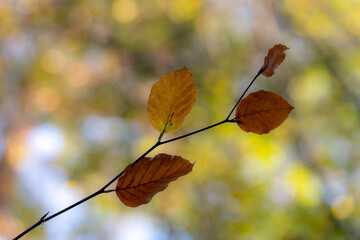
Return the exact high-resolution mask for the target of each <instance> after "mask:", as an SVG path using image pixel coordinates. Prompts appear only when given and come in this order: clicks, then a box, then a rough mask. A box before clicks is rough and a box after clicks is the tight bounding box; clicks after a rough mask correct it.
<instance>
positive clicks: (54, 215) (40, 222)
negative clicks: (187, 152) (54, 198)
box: [14, 70, 261, 240]
mask: <svg viewBox="0 0 360 240" xmlns="http://www.w3.org/2000/svg"><path fill="white" fill-rule="evenodd" d="M260 74H261V70H260V71H259V72H258V73H257V74H256V76H255V77H254V78H253V80H252V81H251V82H250V84H249V85H248V86H247V88H246V89H245V91H244V92H243V94H242V95H241V96H240V98H239V99H238V101H237V102H236V104H235V106H234V107H233V108H232V110H231V111H230V113H229V115H228V116H227V117H226V118H225V119H224V120H222V121H220V122H217V123H214V124H212V125H210V126H207V127H204V128H201V129H198V130H196V131H193V132H190V133H186V134H184V135H181V136H179V137H175V138H171V139H169V140H166V141H161V139H162V137H163V135H164V133H165V129H166V125H165V128H164V131H163V132H162V133H161V134H160V136H159V138H158V140H157V142H156V143H155V144H154V145H153V146H152V147H150V148H149V149H148V150H147V151H146V152H145V153H143V154H142V155H141V156H140V157H138V158H137V159H136V160H135V161H134V162H133V164H134V163H136V162H138V161H139V160H140V159H141V158H143V157H145V156H146V155H147V154H149V153H150V152H152V151H153V150H154V149H155V148H157V147H158V146H160V145H164V144H166V143H170V142H174V141H177V140H180V139H182V138H186V137H189V136H191V135H194V134H197V133H200V132H203V131H205V130H208V129H210V128H213V127H216V126H219V125H221V124H224V123H232V122H236V120H235V118H233V119H230V116H231V114H232V113H233V112H234V110H235V108H236V107H237V105H238V104H239V103H240V101H241V100H242V99H243V97H244V96H245V94H246V92H247V91H248V90H249V88H250V87H251V85H252V84H253V83H254V82H255V80H256V79H257V78H258V77H259V76H260ZM123 173H124V170H123V171H121V172H120V173H119V174H118V175H116V176H115V177H114V178H113V179H111V180H110V181H109V182H108V183H106V184H105V185H104V186H103V187H102V188H101V189H99V190H98V191H96V192H94V193H92V194H91V195H89V196H87V197H85V198H83V199H81V200H80V201H78V202H76V203H74V204H72V205H70V206H68V207H67V208H64V209H63V210H60V211H59V212H57V213H54V214H53V215H51V216H49V217H47V218H44V217H45V216H46V215H44V216H43V217H42V218H41V219H40V220H39V221H37V222H36V223H35V224H33V225H32V226H31V227H29V228H27V229H26V230H25V231H23V232H22V233H20V234H19V235H18V236H16V237H15V238H14V240H17V239H20V238H21V237H22V236H24V235H25V234H27V233H28V232H30V231H32V230H33V229H34V228H36V227H38V226H39V225H41V224H42V223H45V222H47V221H49V220H51V219H53V218H55V217H57V216H58V215H60V214H63V213H65V212H67V211H69V210H70V209H72V208H74V207H76V206H78V205H80V204H82V203H84V202H86V201H88V200H90V199H91V198H93V197H96V196H98V195H100V194H103V193H110V192H114V191H116V189H111V190H106V188H108V187H109V186H110V185H111V184H112V183H113V182H115V181H116V180H117V179H118V178H119V177H120V176H121V175H122V174H123Z"/></svg>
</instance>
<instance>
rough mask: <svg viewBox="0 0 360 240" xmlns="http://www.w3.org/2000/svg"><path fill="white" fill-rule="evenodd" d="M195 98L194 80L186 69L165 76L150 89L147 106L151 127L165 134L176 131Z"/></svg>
mask: <svg viewBox="0 0 360 240" xmlns="http://www.w3.org/2000/svg"><path fill="white" fill-rule="evenodd" d="M196 96H197V87H196V85H195V79H194V77H193V76H192V74H191V72H190V71H189V70H188V69H187V68H186V67H183V68H182V69H179V70H176V71H173V72H170V73H168V74H166V75H165V76H163V77H162V78H161V79H160V80H159V81H157V82H156V83H155V84H154V85H153V87H152V89H151V93H150V96H149V100H148V105H147V108H148V112H149V121H150V123H151V125H152V126H153V127H154V128H155V129H157V130H159V132H163V131H164V132H165V133H166V132H171V131H174V130H176V129H178V128H179V127H181V125H182V124H183V121H184V118H185V117H186V115H187V114H188V113H189V112H190V110H191V109H192V107H193V106H194V104H195V101H196Z"/></svg>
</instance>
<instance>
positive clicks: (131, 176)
mask: <svg viewBox="0 0 360 240" xmlns="http://www.w3.org/2000/svg"><path fill="white" fill-rule="evenodd" d="M193 166H194V164H192V163H190V162H189V161H188V160H186V159H183V158H182V157H180V156H174V155H168V154H165V153H161V154H158V155H156V156H155V157H152V158H149V157H144V158H141V159H140V160H139V161H137V162H135V163H132V164H130V165H128V166H127V167H126V168H125V170H124V173H123V174H122V175H121V176H120V178H119V179H118V182H117V185H116V195H117V196H118V197H119V199H120V200H121V201H122V202H123V203H124V204H125V205H126V206H128V207H137V206H140V205H142V204H146V203H148V202H150V200H151V199H152V197H153V196H154V195H155V194H156V193H158V192H160V191H163V190H164V189H165V188H166V187H167V186H168V185H169V183H170V182H172V181H175V180H176V179H178V178H179V177H181V176H184V175H186V174H188V173H189V172H191V171H192V168H193Z"/></svg>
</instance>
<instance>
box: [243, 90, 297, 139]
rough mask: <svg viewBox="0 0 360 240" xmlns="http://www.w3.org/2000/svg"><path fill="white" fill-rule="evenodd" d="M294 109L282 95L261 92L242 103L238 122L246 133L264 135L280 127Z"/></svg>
mask: <svg viewBox="0 0 360 240" xmlns="http://www.w3.org/2000/svg"><path fill="white" fill-rule="evenodd" d="M293 109H294V107H293V106H291V105H290V104H289V103H288V101H286V100H285V99H284V98H283V97H281V96H280V95H278V94H276V93H274V92H270V91H264V90H260V91H257V92H254V93H251V94H249V96H247V97H246V98H244V99H243V100H241V101H240V103H239V105H238V106H237V109H236V122H237V124H238V125H239V127H240V128H241V129H242V130H244V131H245V132H253V133H257V134H264V133H268V132H270V131H271V130H273V129H275V128H277V127H278V126H280V125H281V124H282V123H283V122H284V121H285V120H286V118H288V116H289V114H290V112H291V110H293Z"/></svg>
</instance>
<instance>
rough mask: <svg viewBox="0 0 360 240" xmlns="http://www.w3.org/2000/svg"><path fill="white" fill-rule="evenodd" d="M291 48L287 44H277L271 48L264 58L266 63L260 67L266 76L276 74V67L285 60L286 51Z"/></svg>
mask: <svg viewBox="0 0 360 240" xmlns="http://www.w3.org/2000/svg"><path fill="white" fill-rule="evenodd" d="M287 49H289V48H288V47H287V46H285V45H282V44H277V45H275V46H274V47H272V48H270V50H269V52H268V55H267V56H266V57H265V59H264V65H263V66H262V68H261V69H260V73H262V74H263V75H264V76H266V77H271V76H272V75H274V74H275V69H276V68H277V67H278V66H279V65H280V64H281V63H282V62H283V61H284V59H285V56H286V55H285V51H286V50H287Z"/></svg>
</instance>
